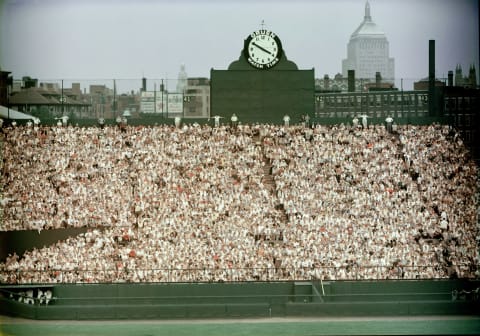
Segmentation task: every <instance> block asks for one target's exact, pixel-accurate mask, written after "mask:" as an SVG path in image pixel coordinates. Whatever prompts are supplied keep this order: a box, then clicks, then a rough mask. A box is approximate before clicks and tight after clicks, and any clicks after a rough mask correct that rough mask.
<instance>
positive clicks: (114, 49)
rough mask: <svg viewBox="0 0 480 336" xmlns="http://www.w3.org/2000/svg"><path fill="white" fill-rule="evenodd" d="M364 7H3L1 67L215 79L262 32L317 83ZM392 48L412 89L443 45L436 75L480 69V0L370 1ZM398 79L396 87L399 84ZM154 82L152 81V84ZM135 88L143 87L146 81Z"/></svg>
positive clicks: (335, 64) (202, 1) (268, 0)
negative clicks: (431, 45)
mask: <svg viewBox="0 0 480 336" xmlns="http://www.w3.org/2000/svg"><path fill="white" fill-rule="evenodd" d="M365 2H366V1H365V0H317V1H314V0H296V1H287V0H284V1H278V0H277V1H274V0H255V1H253V0H190V1H188V0H175V1H174V0H171V1H167V0H160V1H153V0H151V1H148V0H139V1H138V0H137V1H127V0H116V1H114V0H83V1H81V0H0V10H1V12H0V14H1V16H0V28H1V34H0V67H1V69H2V70H5V71H11V72H12V73H13V76H14V78H21V77H22V76H26V75H28V76H31V77H34V78H38V79H39V80H40V81H41V80H47V79H62V78H63V79H66V80H81V79H103V78H109V79H110V78H117V79H140V78H141V77H142V76H145V77H147V78H148V79H153V78H156V79H159V78H166V77H168V78H176V77H177V74H178V71H179V69H180V65H181V64H182V63H183V64H185V66H186V70H187V73H188V76H189V77H210V69H211V68H215V69H226V68H227V67H228V65H229V64H230V63H231V62H232V61H234V60H236V59H238V57H239V55H240V52H241V49H242V48H243V40H244V39H245V38H246V37H247V35H249V34H250V33H251V32H252V31H254V30H257V29H259V28H260V23H261V21H262V20H265V24H266V26H265V27H266V28H267V29H269V30H272V31H273V32H275V33H276V34H277V35H278V36H279V37H280V39H281V41H282V44H283V47H284V50H285V52H286V55H287V57H288V59H290V60H292V61H294V62H295V63H296V64H297V65H298V66H299V68H301V69H311V68H315V77H316V78H321V77H323V75H324V74H329V75H330V76H331V77H332V76H334V75H335V74H336V73H339V72H341V70H342V59H344V58H346V49H347V43H348V41H349V38H350V35H351V34H352V33H353V31H354V30H355V29H356V28H357V27H358V25H359V24H360V23H361V22H362V20H363V16H364V8H365ZM369 3H370V6H371V14H372V18H373V21H374V22H375V23H377V25H378V26H380V27H381V28H382V29H383V30H384V32H385V34H386V36H387V39H388V41H389V43H390V57H394V58H395V77H396V78H397V79H400V78H403V79H404V88H405V89H408V86H409V84H408V83H411V82H412V81H413V80H417V79H419V78H423V77H426V76H427V74H428V40H430V39H434V40H436V75H437V77H446V76H447V73H448V70H454V69H455V66H456V64H461V65H462V67H463V69H464V73H468V68H469V66H470V65H471V64H475V66H476V67H477V74H478V73H480V69H479V23H478V16H479V10H478V0H369ZM398 83H399V81H397V85H398ZM149 85H150V81H149ZM136 87H140V82H139V83H138V85H137V86H136Z"/></svg>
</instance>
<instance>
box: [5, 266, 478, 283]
mask: <svg viewBox="0 0 480 336" xmlns="http://www.w3.org/2000/svg"><path fill="white" fill-rule="evenodd" d="M454 268H455V269H456V270H457V271H456V272H454V273H452V272H450V273H449V272H448V270H447V269H446V268H445V267H443V266H441V265H428V266H395V267H393V266H372V265H369V266H358V265H353V266H342V267H279V268H189V269H176V268H158V269H157V268H148V269H139V268H136V269H129V268H123V267H122V268H118V269H72V270H66V269H51V270H36V269H18V270H1V271H0V283H3V284H30V283H124V282H132V283H138V282H152V283H156V282H187V283H188V282H240V281H303V280H320V279H322V280H388V279H445V278H457V277H458V278H471V279H473V278H478V274H479V273H478V270H480V266H479V265H474V264H464V265H456V266H454Z"/></svg>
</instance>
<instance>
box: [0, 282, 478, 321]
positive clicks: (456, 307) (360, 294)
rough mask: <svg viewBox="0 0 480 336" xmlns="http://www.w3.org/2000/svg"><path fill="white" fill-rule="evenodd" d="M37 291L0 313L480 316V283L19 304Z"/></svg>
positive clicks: (306, 286) (80, 287) (281, 288)
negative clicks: (479, 295) (479, 292)
mask: <svg viewBox="0 0 480 336" xmlns="http://www.w3.org/2000/svg"><path fill="white" fill-rule="evenodd" d="M38 287H39V286H34V285H21V286H20V285H19V286H11V285H10V286H9V285H3V286H1V287H0V293H1V295H0V301H1V302H0V313H1V314H4V315H10V316H16V317H23V318H30V319H40V320H51V319H60V320H84V319H89V320H90V319H184V318H244V317H298V316H312V317H322V316H415V315H479V314H480V301H479V298H478V290H479V288H480V280H466V279H456V280H385V281H329V282H322V281H313V282H312V281H302V282H271V283H267V282H246V283H194V284H185V283H167V284H157V283H136V284H127V283H119V284H60V285H43V287H42V288H44V287H49V288H51V289H52V291H53V296H54V299H53V300H52V301H51V302H50V303H49V304H48V305H40V304H38V302H36V303H35V304H26V303H23V302H19V301H18V300H17V299H16V297H17V295H18V293H20V292H22V291H25V290H27V289H29V288H30V289H31V288H38Z"/></svg>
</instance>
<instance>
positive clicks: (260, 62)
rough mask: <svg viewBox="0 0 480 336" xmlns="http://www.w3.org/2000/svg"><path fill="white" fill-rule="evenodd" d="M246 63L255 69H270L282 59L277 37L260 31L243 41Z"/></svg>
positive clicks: (262, 30) (269, 32)
mask: <svg viewBox="0 0 480 336" xmlns="http://www.w3.org/2000/svg"><path fill="white" fill-rule="evenodd" d="M243 52H244V54H245V58H246V59H247V61H248V63H249V64H250V65H251V66H253V67H254V68H256V69H263V70H266V69H270V68H272V67H274V66H275V65H276V64H277V63H278V62H279V61H280V59H281V58H282V55H283V50H282V43H281V42H280V39H279V38H278V36H277V35H275V34H274V33H272V32H271V31H269V30H265V29H261V30H257V31H255V32H253V33H252V34H250V35H249V36H248V37H247V38H246V39H245V46H244V48H243Z"/></svg>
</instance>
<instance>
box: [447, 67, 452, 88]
mask: <svg viewBox="0 0 480 336" xmlns="http://www.w3.org/2000/svg"><path fill="white" fill-rule="evenodd" d="M447 83H448V86H453V71H452V70H449V71H448V82H447Z"/></svg>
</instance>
